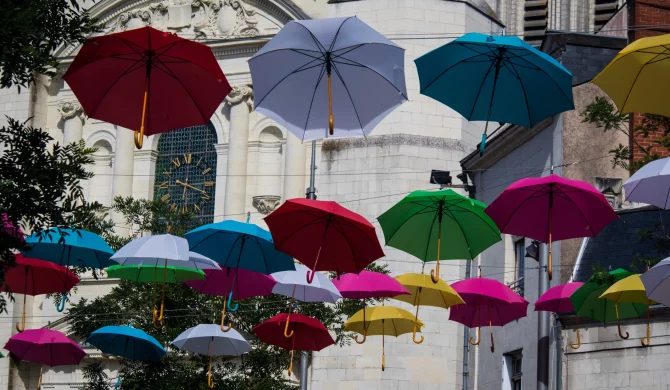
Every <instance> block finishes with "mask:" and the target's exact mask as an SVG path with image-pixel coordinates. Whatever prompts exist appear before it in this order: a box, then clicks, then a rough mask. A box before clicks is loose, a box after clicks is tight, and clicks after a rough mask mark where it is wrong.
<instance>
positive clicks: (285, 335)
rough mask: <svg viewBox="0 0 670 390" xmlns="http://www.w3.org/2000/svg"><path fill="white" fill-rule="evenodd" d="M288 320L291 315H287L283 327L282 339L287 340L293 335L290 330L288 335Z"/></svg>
mask: <svg viewBox="0 0 670 390" xmlns="http://www.w3.org/2000/svg"><path fill="white" fill-rule="evenodd" d="M290 318H291V315H290V314H289V316H288V317H286V325H284V337H286V338H287V339H290V338H291V337H293V334H294V333H295V332H294V331H293V330H291V333H289V330H288V325H289V319H290Z"/></svg>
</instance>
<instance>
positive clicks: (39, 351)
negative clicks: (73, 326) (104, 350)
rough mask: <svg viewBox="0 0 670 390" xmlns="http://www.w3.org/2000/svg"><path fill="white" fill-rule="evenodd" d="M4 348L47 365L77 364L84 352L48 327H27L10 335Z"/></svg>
mask: <svg viewBox="0 0 670 390" xmlns="http://www.w3.org/2000/svg"><path fill="white" fill-rule="evenodd" d="M5 349H6V350H8V351H9V352H11V353H13V354H14V355H16V357H18V358H19V359H21V360H24V361H27V362H33V363H38V364H42V365H46V366H49V367H55V366H69V365H77V364H79V362H80V361H81V359H83V358H84V356H86V352H84V350H83V349H82V348H81V347H80V346H79V344H77V343H76V342H74V341H73V340H71V339H69V338H68V337H67V336H65V335H64V334H63V333H61V332H58V331H55V330H50V329H45V328H42V329H28V330H25V331H23V332H21V333H17V334H15V335H14V336H12V337H10V339H9V340H8V341H7V344H5Z"/></svg>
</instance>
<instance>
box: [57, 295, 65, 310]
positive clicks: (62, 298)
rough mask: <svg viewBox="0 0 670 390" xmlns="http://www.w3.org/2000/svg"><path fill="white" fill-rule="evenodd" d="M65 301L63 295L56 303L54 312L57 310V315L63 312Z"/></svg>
mask: <svg viewBox="0 0 670 390" xmlns="http://www.w3.org/2000/svg"><path fill="white" fill-rule="evenodd" d="M66 299H67V295H66V294H63V295H62V296H61V298H60V302H58V304H57V305H56V310H57V311H58V312H59V313H62V312H63V310H65V300H66Z"/></svg>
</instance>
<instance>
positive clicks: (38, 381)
mask: <svg viewBox="0 0 670 390" xmlns="http://www.w3.org/2000/svg"><path fill="white" fill-rule="evenodd" d="M41 388H42V367H41V366H40V377H39V378H38V379H37V390H40V389H41Z"/></svg>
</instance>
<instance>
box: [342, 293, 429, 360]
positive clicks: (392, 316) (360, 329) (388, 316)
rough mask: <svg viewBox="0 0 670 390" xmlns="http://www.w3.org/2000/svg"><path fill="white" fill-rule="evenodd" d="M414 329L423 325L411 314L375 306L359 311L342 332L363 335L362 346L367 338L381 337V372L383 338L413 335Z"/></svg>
mask: <svg viewBox="0 0 670 390" xmlns="http://www.w3.org/2000/svg"><path fill="white" fill-rule="evenodd" d="M415 327H418V328H423V327H424V324H423V323H422V322H421V321H419V320H418V319H417V318H416V317H415V316H413V315H412V313H410V312H408V311H407V310H404V309H399V308H397V307H393V306H376V307H368V308H367V309H363V310H359V311H358V312H356V313H355V314H354V315H353V316H351V317H349V319H348V320H347V322H345V323H344V330H345V331H348V332H356V333H359V334H362V335H363V341H360V342H359V340H358V337H356V342H357V343H359V344H362V343H364V342H365V339H366V338H367V336H379V335H381V336H382V371H384V369H385V368H386V367H385V366H386V362H385V360H386V356H385V354H384V336H394V337H398V336H400V335H403V334H406V333H413V332H414V329H415Z"/></svg>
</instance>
